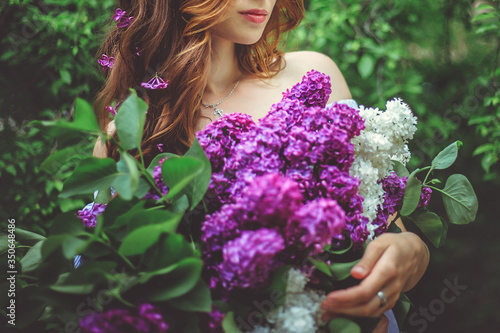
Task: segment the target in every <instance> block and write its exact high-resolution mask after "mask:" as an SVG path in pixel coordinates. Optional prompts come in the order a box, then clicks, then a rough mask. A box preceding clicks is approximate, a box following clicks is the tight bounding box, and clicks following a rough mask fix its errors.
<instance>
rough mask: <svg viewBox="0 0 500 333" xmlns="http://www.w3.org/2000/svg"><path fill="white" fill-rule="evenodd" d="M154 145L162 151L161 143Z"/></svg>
mask: <svg viewBox="0 0 500 333" xmlns="http://www.w3.org/2000/svg"><path fill="white" fill-rule="evenodd" d="M156 147H157V148H158V150H159V151H160V152H161V153H163V143H159V144H157V145H156Z"/></svg>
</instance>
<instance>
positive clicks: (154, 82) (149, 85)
mask: <svg viewBox="0 0 500 333" xmlns="http://www.w3.org/2000/svg"><path fill="white" fill-rule="evenodd" d="M169 83H170V81H168V80H167V82H165V81H164V80H163V79H162V78H161V77H159V76H158V73H156V75H155V76H154V77H153V78H152V79H151V80H149V81H148V82H142V83H141V86H142V87H144V88H146V89H151V90H156V89H165V88H167V87H168V84H169Z"/></svg>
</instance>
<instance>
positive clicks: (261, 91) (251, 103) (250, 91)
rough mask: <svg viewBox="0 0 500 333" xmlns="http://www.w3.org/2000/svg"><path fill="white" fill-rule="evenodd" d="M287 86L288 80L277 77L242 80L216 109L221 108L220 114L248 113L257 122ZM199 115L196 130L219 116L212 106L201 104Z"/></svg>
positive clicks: (279, 98) (278, 99)
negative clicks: (265, 79) (264, 80)
mask: <svg viewBox="0 0 500 333" xmlns="http://www.w3.org/2000/svg"><path fill="white" fill-rule="evenodd" d="M288 88H291V86H290V85H289V84H288V82H283V80H279V78H277V79H270V80H268V81H267V82H263V81H261V80H257V79H251V80H242V81H241V82H240V84H239V85H238V87H237V89H236V90H235V91H234V92H233V94H231V95H230V96H229V97H228V98H227V99H226V100H225V101H224V102H223V103H221V104H219V105H217V109H218V110H221V112H222V114H228V113H235V112H239V113H244V114H248V115H250V116H251V117H252V119H253V120H254V121H255V122H257V121H258V120H259V119H261V118H263V117H265V116H266V115H267V114H268V112H269V110H270V109H271V106H272V105H273V104H276V103H278V102H279V101H280V100H281V98H282V97H283V92H284V91H285V90H286V89H288ZM201 115H202V117H201V119H200V121H199V122H198V126H197V127H196V131H200V130H203V129H204V128H205V127H206V126H207V125H208V124H210V123H211V122H212V121H214V120H216V119H219V118H220V116H219V115H218V114H217V113H216V110H215V109H214V108H212V107H203V106H202V107H201Z"/></svg>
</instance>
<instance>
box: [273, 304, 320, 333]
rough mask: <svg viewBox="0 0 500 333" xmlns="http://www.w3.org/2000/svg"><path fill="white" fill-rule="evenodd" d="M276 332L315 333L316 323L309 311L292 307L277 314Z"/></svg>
mask: <svg viewBox="0 0 500 333" xmlns="http://www.w3.org/2000/svg"><path fill="white" fill-rule="evenodd" d="M279 326H280V328H279V329H278V330H277V332H283V333H284V332H288V333H310V332H316V328H317V327H316V323H315V322H314V317H313V316H312V313H311V311H310V309H308V308H306V307H299V306H294V307H291V308H288V309H287V310H286V311H284V312H282V313H280V314H279Z"/></svg>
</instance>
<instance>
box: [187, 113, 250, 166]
mask: <svg viewBox="0 0 500 333" xmlns="http://www.w3.org/2000/svg"><path fill="white" fill-rule="evenodd" d="M254 127H255V122H254V121H253V120H252V117H251V116H249V115H247V114H243V113H230V114H224V115H223V116H222V117H221V118H219V119H216V120H215V121H213V122H211V123H210V124H208V125H207V127H206V128H205V129H204V130H203V131H199V132H197V133H196V136H197V138H198V141H199V142H200V145H201V146H202V147H203V149H204V151H205V153H206V154H207V156H208V158H209V159H210V162H211V163H212V172H220V171H222V166H223V164H224V159H225V158H227V156H233V153H232V150H233V149H234V147H235V146H236V145H237V144H238V143H239V142H240V141H241V139H242V138H243V137H244V136H245V134H246V133H247V132H248V131H250V130H251V129H253V128H254Z"/></svg>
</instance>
